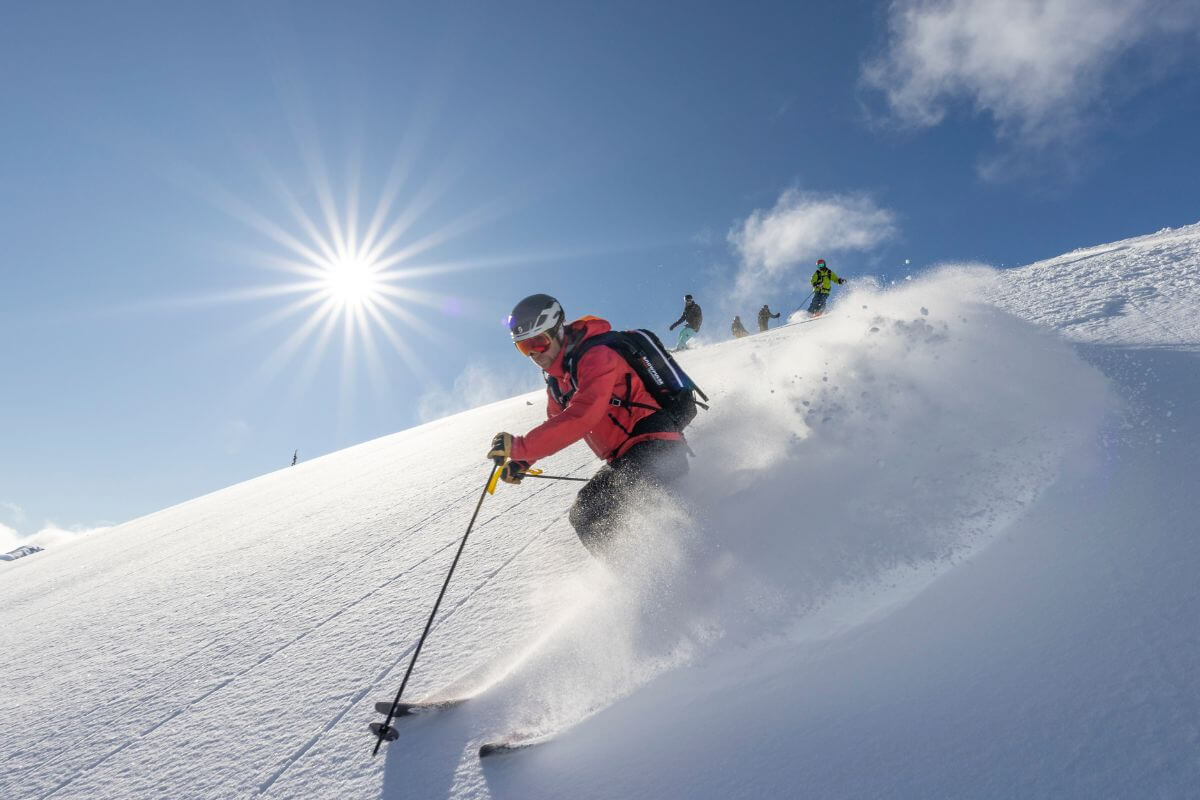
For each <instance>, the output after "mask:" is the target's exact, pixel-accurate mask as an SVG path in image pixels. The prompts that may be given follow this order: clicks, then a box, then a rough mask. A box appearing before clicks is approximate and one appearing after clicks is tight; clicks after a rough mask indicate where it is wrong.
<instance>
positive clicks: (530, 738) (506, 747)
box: [479, 733, 550, 758]
mask: <svg viewBox="0 0 1200 800" xmlns="http://www.w3.org/2000/svg"><path fill="white" fill-rule="evenodd" d="M548 741H550V735H549V734H540V733H512V734H509V735H508V736H505V737H504V738H502V739H496V740H494V741H491V742H484V743H483V744H482V745H480V746H479V757H480V758H487V757H488V756H496V755H503V754H504V753H515V752H516V751H517V750H525V749H527V748H530V747H535V746H537V745H539V744H542V743H544V742H548Z"/></svg>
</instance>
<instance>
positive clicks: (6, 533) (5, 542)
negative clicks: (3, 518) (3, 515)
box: [0, 524, 23, 553]
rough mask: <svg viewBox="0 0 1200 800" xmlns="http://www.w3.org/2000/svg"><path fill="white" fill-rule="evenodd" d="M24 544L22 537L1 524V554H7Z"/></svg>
mask: <svg viewBox="0 0 1200 800" xmlns="http://www.w3.org/2000/svg"><path fill="white" fill-rule="evenodd" d="M22 544H23V542H22V541H21V536H20V534H18V533H17V532H16V531H14V530H13V529H12V528H10V527H8V526H7V525H4V524H0V553H7V552H8V551H9V550H12V549H13V548H14V547H20V546H21V545H22Z"/></svg>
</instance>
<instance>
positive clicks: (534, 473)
mask: <svg viewBox="0 0 1200 800" xmlns="http://www.w3.org/2000/svg"><path fill="white" fill-rule="evenodd" d="M522 477H524V478H541V479H542V480H545V481H580V482H582V483H587V482H588V481H590V480H591V478H569V477H567V476H566V475H543V474H542V473H540V472H538V471H536V470H531V471H529V472H526V473H525V474H524V475H523V476H522Z"/></svg>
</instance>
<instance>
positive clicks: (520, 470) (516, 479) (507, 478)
mask: <svg viewBox="0 0 1200 800" xmlns="http://www.w3.org/2000/svg"><path fill="white" fill-rule="evenodd" d="M528 470H529V465H528V464H526V463H525V462H524V461H509V462H508V463H507V464H505V465H504V469H502V470H500V480H502V481H504V482H505V483H513V484H516V483H520V482H521V479H522V478H524V477H525V473H526V472H527V471H528Z"/></svg>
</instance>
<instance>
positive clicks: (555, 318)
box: [508, 294, 565, 342]
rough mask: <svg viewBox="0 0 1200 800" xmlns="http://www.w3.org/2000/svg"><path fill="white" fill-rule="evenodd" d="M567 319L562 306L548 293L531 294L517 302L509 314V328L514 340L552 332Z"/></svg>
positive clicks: (517, 340)
mask: <svg viewBox="0 0 1200 800" xmlns="http://www.w3.org/2000/svg"><path fill="white" fill-rule="evenodd" d="M564 319H565V317H564V315H563V310H562V306H561V305H559V304H558V301H557V300H555V299H554V298H553V297H551V296H550V295H548V294H531V295H529V297H526V298H525V299H524V300H522V301H521V302H519V303H517V304H516V305H515V306H514V307H513V310H512V313H511V314H509V315H508V330H509V333H511V334H512V338H513V341H514V342H519V341H521V340H522V339H529V338H531V337H533V336H537V335H538V334H539V333H550V332H552V331H553V330H554V329H555V328H557V327H558V326H559V325H561V324H562V323H563V320H564Z"/></svg>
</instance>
